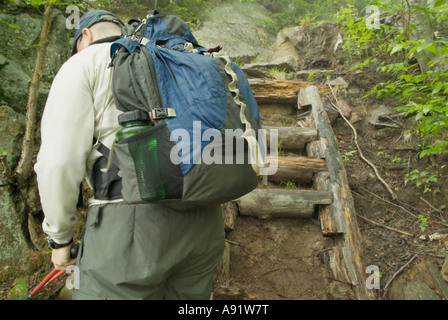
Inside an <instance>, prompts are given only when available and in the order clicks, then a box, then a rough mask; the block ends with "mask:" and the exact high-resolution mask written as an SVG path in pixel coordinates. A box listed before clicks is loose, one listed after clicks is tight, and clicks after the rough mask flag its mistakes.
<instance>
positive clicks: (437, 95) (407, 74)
mask: <svg viewBox="0 0 448 320" xmlns="http://www.w3.org/2000/svg"><path fill="white" fill-rule="evenodd" d="M370 4H372V5H376V6H377V7H378V8H379V9H380V12H387V13H390V14H394V13H399V14H401V12H402V11H403V8H402V7H401V2H400V1H391V0H377V1H371V2H370ZM411 12H412V13H411V14H415V12H423V13H424V14H425V17H426V18H427V19H430V21H431V22H432V23H433V25H434V27H436V28H439V29H440V30H443V29H444V26H445V25H444V24H445V23H446V21H447V18H448V5H446V4H444V2H442V1H436V2H435V4H434V6H432V7H430V6H429V7H413V8H412V11H411ZM336 19H337V21H338V22H339V23H340V24H341V27H342V29H343V31H344V33H345V34H346V37H345V42H344V46H343V48H344V50H346V51H347V52H348V53H349V55H350V56H351V57H352V58H353V59H364V60H363V61H362V62H361V63H359V64H358V65H356V66H355V68H361V69H362V68H363V67H365V66H367V65H369V64H371V63H372V62H375V61H378V60H377V57H380V56H384V55H385V54H388V55H389V56H391V57H392V58H394V60H395V62H393V63H384V62H383V63H382V64H381V65H380V66H379V68H378V71H380V72H384V73H388V74H390V75H391V77H390V80H389V81H386V82H383V83H379V84H377V85H376V86H375V87H374V88H373V89H372V90H371V91H370V92H369V93H368V94H367V95H366V96H369V95H372V94H376V96H377V97H380V96H381V95H383V94H384V95H388V96H391V97H394V98H396V99H397V101H398V102H399V103H400V105H399V106H398V107H397V110H399V111H405V112H406V115H412V116H413V117H414V120H415V130H414V132H415V133H418V134H420V136H421V137H422V140H423V144H422V146H421V148H422V150H421V152H420V154H419V156H420V157H421V158H422V157H424V156H427V155H431V154H443V153H447V152H448V135H447V130H446V129H447V127H448V94H447V93H448V81H447V79H448V71H447V70H448V68H447V63H448V41H445V40H444V39H443V38H440V39H435V40H433V39H418V40H411V38H410V36H409V35H410V33H411V32H413V31H415V30H416V28H417V26H414V25H410V26H409V27H408V28H403V29H402V30H398V28H397V27H389V26H386V25H384V24H380V25H379V27H378V28H377V29H376V28H369V27H368V24H367V21H366V18H365V17H362V16H360V14H359V12H358V10H357V8H355V7H354V6H353V5H351V4H348V5H347V6H346V7H343V8H341V9H340V10H339V12H338V13H337V14H336ZM421 53H427V54H428V56H430V57H432V59H431V60H430V61H429V63H428V64H427V65H425V68H424V69H422V67H421V65H420V64H419V63H418V61H416V60H415V58H416V56H417V55H419V54H421Z"/></svg>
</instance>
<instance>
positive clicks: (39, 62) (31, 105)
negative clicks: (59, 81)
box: [14, 2, 55, 185]
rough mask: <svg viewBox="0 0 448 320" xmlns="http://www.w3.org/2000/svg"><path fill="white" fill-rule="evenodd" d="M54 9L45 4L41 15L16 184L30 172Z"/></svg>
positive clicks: (16, 172)
mask: <svg viewBox="0 0 448 320" xmlns="http://www.w3.org/2000/svg"><path fill="white" fill-rule="evenodd" d="M54 7H55V4H54V3H50V2H49V3H47V4H46V5H45V10H44V13H43V15H42V27H41V31H40V37H39V46H38V47H37V52H36V60H35V63H34V72H33V77H32V78H31V82H30V87H29V90H28V101H27V105H26V123H25V134H24V137H23V142H22V152H21V154H20V160H19V163H18V165H17V167H16V169H15V170H14V173H15V177H16V179H17V182H18V184H19V185H20V184H23V183H25V181H26V180H27V179H28V177H29V175H30V173H31V170H32V160H33V153H34V135H35V131H36V106H37V98H38V96H39V86H40V80H41V78H42V70H43V68H44V61H45V54H46V52H47V45H48V34H49V32H50V24H51V15H52V13H53V9H54Z"/></svg>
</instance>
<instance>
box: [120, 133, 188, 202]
mask: <svg viewBox="0 0 448 320" xmlns="http://www.w3.org/2000/svg"><path fill="white" fill-rule="evenodd" d="M172 145H173V143H172V142H171V141H170V140H169V131H168V129H167V128H166V126H156V127H153V128H151V129H149V130H147V131H144V132H142V133H139V134H137V135H135V136H133V137H130V138H127V139H124V140H121V141H119V142H116V144H115V149H116V152H117V157H118V161H119V162H120V168H121V175H122V177H123V191H122V193H123V198H124V200H125V201H127V202H130V203H138V202H157V201H160V200H165V199H178V198H180V197H181V196H182V191H181V190H182V184H181V185H180V186H179V181H180V183H181V180H182V177H181V176H180V169H179V168H178V167H177V166H176V165H174V164H173V163H172V162H171V160H170V158H169V154H170V152H169V151H170V149H171V148H170V146H171V147H172ZM173 166H174V167H177V168H173ZM176 172H178V175H177V176H176ZM173 175H174V176H173Z"/></svg>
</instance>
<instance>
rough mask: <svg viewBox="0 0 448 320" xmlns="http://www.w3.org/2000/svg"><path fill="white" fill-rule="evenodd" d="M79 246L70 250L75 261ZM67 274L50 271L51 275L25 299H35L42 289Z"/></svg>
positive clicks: (60, 271)
mask: <svg viewBox="0 0 448 320" xmlns="http://www.w3.org/2000/svg"><path fill="white" fill-rule="evenodd" d="M78 248H79V246H78V245H75V246H73V247H72V248H71V249H70V257H71V258H72V259H74V258H75V257H76V256H77V254H78ZM64 273H65V270H56V268H54V269H53V270H51V271H50V273H49V274H47V276H46V277H45V278H44V279H43V280H42V281H41V282H40V283H39V284H38V285H37V286H36V287H35V288H34V289H33V291H31V293H29V294H28V295H27V296H26V297H25V299H31V297H33V296H34V295H35V294H36V293H38V292H39V290H40V289H42V288H43V287H45V286H46V285H48V284H50V283H52V282H53V281H55V280H56V279H57V278H59V277H60V276H62V275H63V274H64Z"/></svg>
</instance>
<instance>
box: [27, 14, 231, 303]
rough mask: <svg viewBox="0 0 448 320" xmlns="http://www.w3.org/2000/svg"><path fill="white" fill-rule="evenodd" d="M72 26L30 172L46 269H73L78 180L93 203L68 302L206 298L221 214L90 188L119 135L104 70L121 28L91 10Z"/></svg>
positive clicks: (117, 184)
mask: <svg viewBox="0 0 448 320" xmlns="http://www.w3.org/2000/svg"><path fill="white" fill-rule="evenodd" d="M79 24H80V28H79V29H76V30H75V35H74V40H75V42H74V45H73V51H72V57H71V58H70V59H68V60H67V61H66V62H65V63H64V65H63V66H62V67H61V69H60V70H59V72H58V74H57V75H56V77H55V79H54V81H53V84H52V87H51V90H50V93H49V95H48V99H47V102H46V106H45V110H44V113H43V117H42V122H41V139H42V144H41V147H40V150H39V154H38V157H37V163H36V165H35V171H36V174H37V182H38V188H39V194H40V198H41V203H42V210H43V212H44V214H45V219H44V221H43V224H42V227H43V230H44V232H45V233H46V234H47V235H48V239H49V243H50V247H51V248H52V262H53V264H54V266H55V268H57V269H58V270H63V269H65V268H67V266H69V265H71V264H73V263H74V261H73V260H71V259H70V253H69V252H70V246H71V245H72V243H73V228H74V227H75V225H76V223H77V220H76V209H77V208H76V206H77V202H78V197H79V192H80V191H79V186H80V184H81V183H82V181H83V180H84V178H86V181H87V182H88V183H89V185H90V186H91V187H92V188H93V189H94V190H95V197H94V198H93V199H89V210H88V213H87V219H86V223H85V230H84V235H83V237H82V239H81V240H82V241H81V246H80V249H79V253H78V257H77V259H76V264H77V266H78V267H79V272H80V273H79V274H80V285H79V289H76V290H75V292H74V294H73V299H179V300H180V299H209V298H210V295H211V292H212V288H213V275H214V272H215V270H216V267H217V265H218V263H219V262H220V260H221V257H222V253H223V250H224V236H225V235H224V228H223V221H222V212H221V206H219V205H218V206H212V207H199V208H194V209H189V210H186V211H181V210H174V209H171V208H169V207H165V206H160V205H154V204H137V205H134V204H132V205H131V204H127V203H125V202H124V201H123V199H122V197H121V180H120V179H118V180H115V181H113V182H112V183H111V184H110V185H109V187H108V189H107V190H100V191H101V192H98V189H101V188H103V187H104V186H103V185H95V183H94V181H97V180H100V181H101V179H95V178H94V177H96V176H98V175H101V174H102V173H101V172H100V169H101V168H104V167H105V166H106V164H105V161H104V157H103V156H102V154H101V153H100V152H99V151H98V150H97V149H98V147H99V146H101V145H103V146H105V147H106V148H109V149H110V148H111V146H112V144H113V141H114V139H115V133H116V131H118V130H119V129H120V126H119V124H118V121H117V117H118V115H119V114H120V113H121V112H120V111H118V110H117V109H116V107H115V103H114V99H113V95H112V92H111V85H112V84H111V75H112V68H108V65H109V63H110V61H111V59H110V46H111V42H113V41H114V40H115V39H118V38H119V36H120V34H121V26H122V23H121V22H120V20H119V19H118V18H117V17H116V16H115V15H114V14H112V13H110V12H107V11H103V10H94V11H90V12H88V13H86V14H84V15H83V16H82V17H81V19H80V22H79ZM92 141H93V146H92ZM98 164H100V165H98ZM217 183H219V182H217ZM97 195H101V197H99V198H98V197H97Z"/></svg>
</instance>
